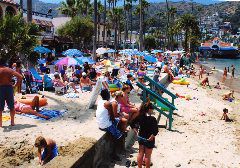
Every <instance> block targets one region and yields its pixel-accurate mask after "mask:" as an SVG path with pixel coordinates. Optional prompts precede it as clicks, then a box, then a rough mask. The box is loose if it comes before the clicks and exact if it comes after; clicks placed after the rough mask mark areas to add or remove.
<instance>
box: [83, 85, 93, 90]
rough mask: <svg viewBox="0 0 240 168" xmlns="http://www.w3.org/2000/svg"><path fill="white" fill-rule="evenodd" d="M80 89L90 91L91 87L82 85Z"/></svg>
mask: <svg viewBox="0 0 240 168" xmlns="http://www.w3.org/2000/svg"><path fill="white" fill-rule="evenodd" d="M82 90H85V91H92V87H91V86H83V87H82Z"/></svg>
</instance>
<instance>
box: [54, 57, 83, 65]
mask: <svg viewBox="0 0 240 168" xmlns="http://www.w3.org/2000/svg"><path fill="white" fill-rule="evenodd" d="M55 65H58V66H60V65H61V66H62V65H67V66H70V65H81V62H80V61H78V60H77V59H76V58H72V57H65V58H62V59H60V60H58V61H56V62H55Z"/></svg>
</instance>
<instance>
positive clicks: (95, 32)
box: [93, 0, 98, 60]
mask: <svg viewBox="0 0 240 168" xmlns="http://www.w3.org/2000/svg"><path fill="white" fill-rule="evenodd" d="M93 7H94V36H93V59H94V60H96V50H97V47H96V43H97V7H98V2H97V0H94V4H93Z"/></svg>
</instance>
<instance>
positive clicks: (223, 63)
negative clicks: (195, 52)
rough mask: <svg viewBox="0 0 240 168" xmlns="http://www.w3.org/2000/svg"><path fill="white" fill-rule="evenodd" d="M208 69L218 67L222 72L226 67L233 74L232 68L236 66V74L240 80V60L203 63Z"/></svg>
mask: <svg viewBox="0 0 240 168" xmlns="http://www.w3.org/2000/svg"><path fill="white" fill-rule="evenodd" d="M202 63H203V64H205V65H206V66H208V67H211V68H213V67H216V69H219V70H221V71H223V70H224V68H225V67H229V70H230V72H231V66H232V65H234V67H235V68H236V71H235V74H236V77H237V78H240V59H208V60H206V61H202Z"/></svg>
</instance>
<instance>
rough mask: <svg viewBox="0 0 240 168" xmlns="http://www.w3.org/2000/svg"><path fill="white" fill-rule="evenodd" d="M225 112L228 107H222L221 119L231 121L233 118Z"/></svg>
mask: <svg viewBox="0 0 240 168" xmlns="http://www.w3.org/2000/svg"><path fill="white" fill-rule="evenodd" d="M227 113H228V109H226V108H224V109H223V115H222V117H221V120H222V119H223V120H225V121H226V122H232V121H233V120H232V119H230V118H229V117H228V115H227Z"/></svg>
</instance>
